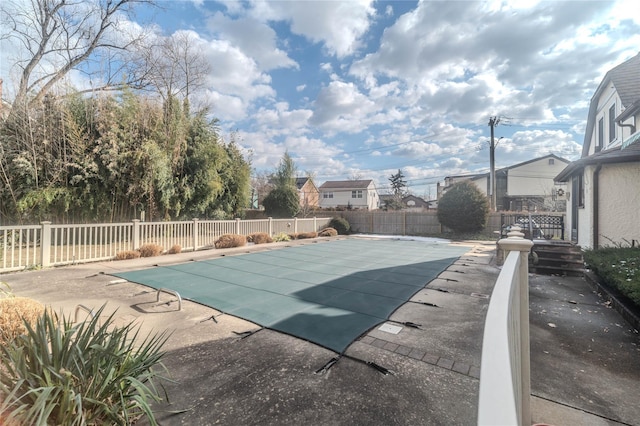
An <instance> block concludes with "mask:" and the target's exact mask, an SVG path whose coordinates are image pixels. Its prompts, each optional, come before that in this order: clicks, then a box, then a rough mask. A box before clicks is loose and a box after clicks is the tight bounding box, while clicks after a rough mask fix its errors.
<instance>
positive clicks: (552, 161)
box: [549, 158, 556, 166]
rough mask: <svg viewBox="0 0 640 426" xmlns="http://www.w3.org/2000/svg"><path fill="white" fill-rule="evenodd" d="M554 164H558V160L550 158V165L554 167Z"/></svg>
mask: <svg viewBox="0 0 640 426" xmlns="http://www.w3.org/2000/svg"><path fill="white" fill-rule="evenodd" d="M554 164H556V160H555V159H554V158H549V165H550V166H553V165H554Z"/></svg>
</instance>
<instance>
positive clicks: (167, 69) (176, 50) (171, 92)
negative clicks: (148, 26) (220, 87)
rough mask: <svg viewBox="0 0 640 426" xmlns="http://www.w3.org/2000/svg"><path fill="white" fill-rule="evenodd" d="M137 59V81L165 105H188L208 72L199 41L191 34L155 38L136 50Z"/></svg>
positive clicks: (208, 68) (209, 68) (186, 32)
mask: <svg viewBox="0 0 640 426" xmlns="http://www.w3.org/2000/svg"><path fill="white" fill-rule="evenodd" d="M138 56H139V58H140V59H139V63H138V64H137V71H138V72H139V73H140V74H139V75H140V78H141V79H146V80H148V81H149V83H150V84H151V85H152V86H153V87H154V89H155V90H156V91H157V92H158V93H159V94H160V96H162V98H163V100H164V101H165V102H166V101H168V100H169V99H171V98H177V99H180V100H182V101H184V100H188V101H189V102H191V101H192V99H191V97H192V95H193V93H194V92H195V91H197V90H198V89H201V88H203V87H204V86H205V78H206V76H207V75H208V74H209V72H210V71H211V66H210V64H209V62H208V61H207V59H206V58H205V56H203V54H202V41H201V40H199V39H198V36H197V35H196V34H195V33H193V32H191V31H178V32H176V33H174V34H173V35H171V36H169V37H156V39H155V40H150V41H149V42H148V43H147V44H145V45H141V46H139V55H138Z"/></svg>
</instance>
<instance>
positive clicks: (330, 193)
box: [322, 192, 333, 198]
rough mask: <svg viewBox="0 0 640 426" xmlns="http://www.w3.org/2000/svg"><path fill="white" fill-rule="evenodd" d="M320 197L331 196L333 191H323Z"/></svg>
mask: <svg viewBox="0 0 640 426" xmlns="http://www.w3.org/2000/svg"><path fill="white" fill-rule="evenodd" d="M322 198H333V192H323V193H322Z"/></svg>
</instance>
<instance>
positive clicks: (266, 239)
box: [247, 232, 273, 244]
mask: <svg viewBox="0 0 640 426" xmlns="http://www.w3.org/2000/svg"><path fill="white" fill-rule="evenodd" d="M247 241H248V242H250V243H254V244H266V243H272V242H273V238H271V237H270V236H269V234H267V233H266V232H255V233H253V234H251V235H249V236H247Z"/></svg>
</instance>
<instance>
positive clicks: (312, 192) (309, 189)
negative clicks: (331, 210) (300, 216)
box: [296, 177, 320, 208]
mask: <svg viewBox="0 0 640 426" xmlns="http://www.w3.org/2000/svg"><path fill="white" fill-rule="evenodd" d="M296 188H297V189H298V196H299V197H300V207H302V208H316V207H319V205H320V204H319V203H318V200H319V198H320V191H318V187H317V186H316V184H315V183H313V180H312V179H310V178H308V177H306V178H296Z"/></svg>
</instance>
